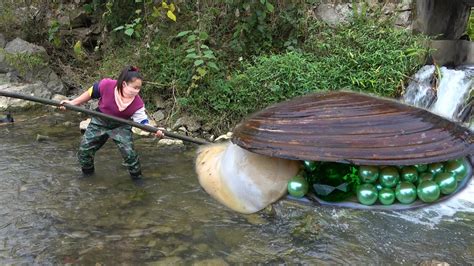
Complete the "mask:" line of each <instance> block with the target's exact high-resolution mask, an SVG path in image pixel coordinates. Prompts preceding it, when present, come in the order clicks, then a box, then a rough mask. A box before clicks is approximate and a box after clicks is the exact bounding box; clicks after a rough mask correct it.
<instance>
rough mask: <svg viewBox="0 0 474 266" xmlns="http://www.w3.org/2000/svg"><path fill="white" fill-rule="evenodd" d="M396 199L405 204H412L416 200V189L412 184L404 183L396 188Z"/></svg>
mask: <svg viewBox="0 0 474 266" xmlns="http://www.w3.org/2000/svg"><path fill="white" fill-rule="evenodd" d="M395 197H397V200H398V201H400V202H401V203H403V204H410V203H412V202H414V201H415V200H416V187H415V185H413V184H412V183H410V182H407V181H402V182H400V183H399V184H398V185H397V187H396V188H395Z"/></svg>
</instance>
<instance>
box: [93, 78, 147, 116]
mask: <svg viewBox="0 0 474 266" xmlns="http://www.w3.org/2000/svg"><path fill="white" fill-rule="evenodd" d="M116 86H117V81H116V80H114V79H108V78H106V79H103V80H101V81H100V82H99V92H100V99H99V109H100V111H101V112H102V113H104V114H108V115H113V116H116V117H120V118H123V119H130V118H131V117H132V115H133V114H134V113H135V112H136V111H138V109H140V108H142V107H143V106H145V105H144V103H143V100H142V98H140V96H138V95H137V96H135V99H133V102H132V103H131V104H130V105H129V106H128V107H127V108H126V109H125V110H123V111H121V112H120V111H119V109H118V106H117V104H116V103H115V95H114V89H115V87H116Z"/></svg>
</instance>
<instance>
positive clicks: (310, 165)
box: [303, 161, 318, 172]
mask: <svg viewBox="0 0 474 266" xmlns="http://www.w3.org/2000/svg"><path fill="white" fill-rule="evenodd" d="M303 165H304V169H305V170H306V171H307V172H314V170H316V168H317V167H318V163H316V162H315V161H303Z"/></svg>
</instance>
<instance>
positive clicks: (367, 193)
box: [357, 184, 378, 205]
mask: <svg viewBox="0 0 474 266" xmlns="http://www.w3.org/2000/svg"><path fill="white" fill-rule="evenodd" d="M377 196H378V195H377V189H376V188H375V187H374V185H372V184H362V185H360V186H359V187H358V188H357V199H358V200H359V202H360V203H362V204H364V205H372V204H374V203H375V201H376V200H377Z"/></svg>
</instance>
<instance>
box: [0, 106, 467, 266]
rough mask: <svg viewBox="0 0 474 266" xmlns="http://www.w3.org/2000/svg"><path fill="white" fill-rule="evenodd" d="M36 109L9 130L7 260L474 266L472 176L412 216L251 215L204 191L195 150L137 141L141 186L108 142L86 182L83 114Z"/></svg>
mask: <svg viewBox="0 0 474 266" xmlns="http://www.w3.org/2000/svg"><path fill="white" fill-rule="evenodd" d="M31 115H34V117H35V118H34V119H30V120H26V121H19V122H18V123H16V124H15V125H14V126H0V134H1V138H0V201H1V204H0V264H22V263H26V264H34V263H37V264H67V263H73V264H96V263H100V264H108V265H109V264H117V263H125V264H146V263H150V264H156V263H157V264H159V263H168V264H191V263H195V262H202V263H211V262H214V263H219V264H223V263H225V262H227V263H229V264H235V263H239V262H243V263H259V262H260V263H351V264H366V263H371V264H382V263H384V264H386V263H390V264H417V263H420V262H422V261H426V260H438V261H445V262H448V263H450V264H452V265H466V264H474V230H473V229H474V222H473V219H474V187H473V184H472V182H471V185H470V186H469V187H468V188H467V189H466V190H464V191H463V192H462V193H460V194H459V195H457V196H456V197H455V198H454V199H453V200H450V201H449V202H447V203H443V204H442V205H435V206H433V207H430V208H428V209H422V210H415V211H409V212H407V211H404V212H371V211H359V210H348V209H342V210H338V209H333V208H327V207H324V208H322V207H310V206H305V205H300V204H297V203H294V202H292V201H286V200H285V201H280V202H279V203H277V204H275V205H273V206H272V207H269V208H267V209H266V210H264V211H262V212H261V213H258V214H252V215H243V214H238V213H234V212H232V211H230V210H228V209H226V208H225V207H223V206H221V205H220V204H219V203H217V202H216V201H215V200H213V199H212V198H210V197H209V196H208V195H207V194H206V193H205V192H204V191H203V190H202V189H201V188H200V186H199V184H198V182H197V177H196V174H195V173H194V169H193V159H194V152H195V147H194V146H188V147H186V148H182V149H177V148H162V147H160V148H158V147H157V145H156V141H155V140H153V139H148V138H141V139H137V140H136V142H135V143H136V147H137V150H138V151H139V154H140V157H141V162H142V166H143V171H144V173H145V176H146V180H145V181H146V182H145V185H144V186H143V187H137V186H135V185H134V184H133V183H132V182H131V181H130V179H129V177H128V173H127V171H126V169H125V168H124V167H123V166H122V165H121V158H120V154H119V152H118V150H117V149H116V148H115V146H114V144H113V143H112V142H108V143H107V144H106V145H105V146H104V147H103V148H102V149H101V150H100V151H99V152H98V154H97V156H96V169H97V173H96V174H95V175H94V176H93V177H90V178H81V173H80V170H79V168H78V165H77V162H76V157H75V153H76V151H77V148H78V144H79V141H80V133H79V131H78V129H77V128H78V122H79V119H78V117H76V116H75V115H74V114H67V115H65V114H62V113H61V114H57V113H56V114H55V113H46V116H42V115H41V114H38V113H35V114H28V115H26V114H14V117H15V118H16V119H17V120H24V119H27V117H28V116H31ZM65 121H73V123H72V125H64V124H63V123H64V122H65ZM37 134H41V135H47V136H49V140H46V141H41V142H38V141H36V135H37Z"/></svg>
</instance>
